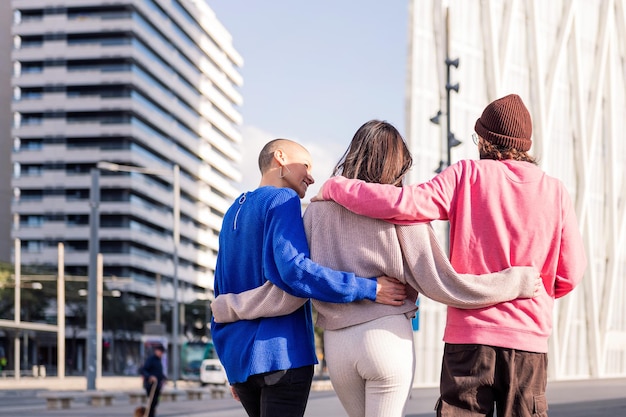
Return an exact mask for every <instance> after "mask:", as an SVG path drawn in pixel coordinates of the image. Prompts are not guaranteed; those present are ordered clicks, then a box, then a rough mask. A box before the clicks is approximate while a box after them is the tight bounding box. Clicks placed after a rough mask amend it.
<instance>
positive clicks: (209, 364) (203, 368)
mask: <svg viewBox="0 0 626 417" xmlns="http://www.w3.org/2000/svg"><path fill="white" fill-rule="evenodd" d="M200 383H201V384H202V385H208V384H213V385H226V384H228V378H226V371H225V370H224V367H223V366H222V363H221V362H220V360H219V359H205V360H203V361H202V364H201V365H200Z"/></svg>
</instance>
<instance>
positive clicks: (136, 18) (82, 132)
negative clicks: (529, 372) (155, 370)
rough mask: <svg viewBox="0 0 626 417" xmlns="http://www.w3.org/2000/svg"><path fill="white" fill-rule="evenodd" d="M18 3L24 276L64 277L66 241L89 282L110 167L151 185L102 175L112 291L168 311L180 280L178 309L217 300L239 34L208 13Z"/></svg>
mask: <svg viewBox="0 0 626 417" xmlns="http://www.w3.org/2000/svg"><path fill="white" fill-rule="evenodd" d="M10 3H11V5H12V17H13V25H12V35H13V38H12V44H13V52H12V63H13V78H12V88H13V102H12V107H11V111H12V119H13V120H12V122H13V129H12V141H11V143H12V170H13V172H12V188H13V191H14V199H13V203H12V212H13V214H14V219H15V222H16V224H15V227H14V230H13V235H12V238H14V239H19V241H20V242H21V244H20V247H21V251H20V252H21V263H22V264H23V265H41V266H53V268H56V265H57V245H58V243H59V242H63V243H64V245H65V265H66V268H65V272H66V274H68V275H79V276H86V275H87V273H88V262H89V237H90V228H89V215H90V204H89V197H90V193H91V191H92V190H91V176H90V171H91V170H92V169H93V168H94V167H96V166H97V163H98V162H101V161H106V162H111V163H115V164H120V165H126V166H133V167H139V168H140V170H143V171H144V172H143V173H141V172H133V173H129V172H109V171H105V170H101V171H100V181H99V187H98V188H99V192H100V205H99V223H100V228H99V244H100V252H101V253H103V264H104V279H105V282H107V281H110V280H111V279H112V278H113V277H115V279H117V280H118V282H119V284H118V285H117V286H118V289H120V290H123V291H125V292H130V293H134V294H138V295H143V296H144V297H147V298H154V297H156V296H159V297H162V298H164V299H172V296H173V294H174V291H173V282H174V281H175V280H174V276H175V275H177V276H178V278H179V279H180V281H179V282H180V284H181V285H180V290H179V291H180V292H179V293H178V294H179V297H180V299H181V301H189V300H193V299H195V298H196V297H202V296H207V295H209V294H210V293H211V289H212V288H211V287H212V285H213V269H214V265H215V258H216V255H217V249H218V233H219V230H220V227H221V219H222V216H223V213H224V212H225V211H226V209H227V207H228V206H229V204H230V202H231V201H232V199H233V198H234V197H235V195H236V193H237V190H236V188H235V187H234V184H235V182H237V181H239V180H240V176H241V174H240V172H239V169H238V168H237V164H238V162H239V160H240V151H239V148H238V145H239V143H240V142H241V135H240V133H239V131H238V128H237V126H238V125H239V124H240V123H241V115H240V113H239V110H238V107H239V106H240V105H241V103H242V97H241V95H240V93H239V92H238V87H239V86H240V85H241V84H242V77H241V75H240V74H239V72H238V67H240V66H241V65H242V58H241V56H240V55H239V54H238V53H237V51H236V50H235V49H234V48H233V45H232V39H231V36H230V34H229V33H228V32H227V30H226V29H225V28H224V27H223V26H222V25H221V24H220V22H219V21H218V20H217V18H216V16H215V15H214V13H213V11H212V10H211V9H210V8H209V6H208V5H207V3H206V1H204V0H119V1H102V0H65V1H64V0H56V1H50V0H12V1H11V2H10ZM176 166H178V167H180V210H179V213H180V222H179V223H180V244H179V245H178V250H177V255H178V256H177V259H178V267H176V266H175V261H174V259H173V256H172V254H173V253H174V249H175V248H174V246H175V243H174V237H173V236H174V235H175V233H174V232H175V230H174V227H175V224H176V223H177V222H175V217H176V216H175V215H176V214H177V213H176V211H177V210H175V203H174V201H175V200H176V199H175V195H174V194H175V192H174V191H175V187H174V185H175V184H174V175H173V173H174V171H175V169H174V168H175V167H176ZM150 171H156V172H161V173H165V175H155V174H150ZM168 172H171V173H172V175H168ZM157 279H160V283H161V285H159V286H157V285H155V282H156V281H155V280H157ZM109 284H111V283H110V282H109ZM111 285H112V284H111ZM111 285H109V289H111ZM157 292H158V293H157Z"/></svg>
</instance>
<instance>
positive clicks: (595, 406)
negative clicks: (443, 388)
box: [405, 391, 626, 417]
mask: <svg viewBox="0 0 626 417" xmlns="http://www.w3.org/2000/svg"><path fill="white" fill-rule="evenodd" d="M624 395H625V397H624V398H616V399H609V400H601V401H586V402H579V403H569V404H554V405H549V407H550V408H549V410H548V414H549V416H550V417H617V416H626V391H625V393H624ZM433 416H435V412H434V411H432V412H429V413H421V414H407V415H406V416H405V417H433Z"/></svg>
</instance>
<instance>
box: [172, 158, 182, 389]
mask: <svg viewBox="0 0 626 417" xmlns="http://www.w3.org/2000/svg"><path fill="white" fill-rule="evenodd" d="M173 191H174V206H173V208H172V210H173V215H174V226H173V234H174V253H173V258H174V311H173V312H172V373H173V375H172V380H173V381H174V388H176V381H178V376H179V362H180V361H179V359H180V358H179V356H178V333H179V330H178V322H179V318H178V246H179V244H180V167H179V166H178V164H175V165H174V190H173Z"/></svg>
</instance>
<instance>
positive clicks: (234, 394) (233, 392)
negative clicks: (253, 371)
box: [230, 385, 241, 401]
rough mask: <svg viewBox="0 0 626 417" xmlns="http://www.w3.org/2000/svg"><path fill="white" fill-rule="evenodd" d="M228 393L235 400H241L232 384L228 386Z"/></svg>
mask: <svg viewBox="0 0 626 417" xmlns="http://www.w3.org/2000/svg"><path fill="white" fill-rule="evenodd" d="M230 393H231V394H232V396H233V398H234V399H235V400H237V401H241V400H240V399H239V394H237V391H235V387H233V386H232V385H231V386H230Z"/></svg>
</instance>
